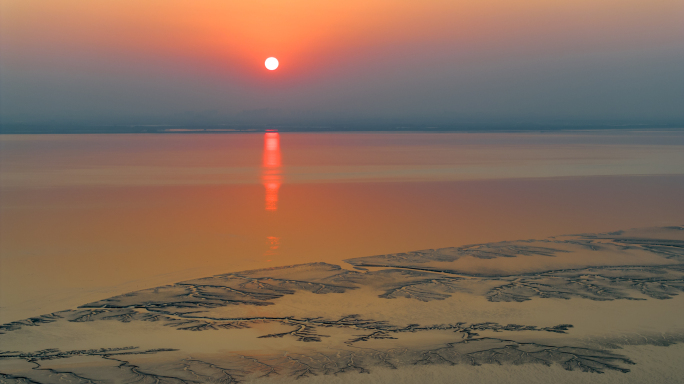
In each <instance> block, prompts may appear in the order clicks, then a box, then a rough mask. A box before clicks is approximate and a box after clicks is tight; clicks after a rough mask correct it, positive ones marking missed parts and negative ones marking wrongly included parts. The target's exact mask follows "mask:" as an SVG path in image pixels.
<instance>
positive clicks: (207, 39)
mask: <svg viewBox="0 0 684 384" xmlns="http://www.w3.org/2000/svg"><path fill="white" fill-rule="evenodd" d="M682 20H684V2H682V0H572V1H571V0H516V1H511V0H428V1H426V0H345V1H322V0H287V1H286V0H241V1H235V0H193V1H190V0H184V1H181V0H145V1H140V0H97V1H95V0H57V1H44V0H3V1H2V2H0V118H1V119H2V122H3V123H13V122H27V123H50V122H53V123H54V122H85V123H99V124H166V123H171V124H174V123H175V124H178V123H189V122H196V123H264V122H266V123H277V122H279V121H282V122H303V123H321V124H326V123H331V122H332V123H334V122H336V121H356V120H363V119H381V120H382V119H385V120H391V121H396V122H402V121H405V122H413V123H425V124H431V123H448V122H450V121H467V120H477V119H484V120H488V119H489V120H492V119H504V120H507V119H510V120H511V121H515V120H516V119H518V120H535V119H537V120H548V121H550V120H561V121H564V120H572V121H582V120H601V121H604V120H605V121H624V122H631V123H640V122H644V123H649V122H657V121H683V122H684V26H683V25H684V23H683V22H682ZM269 56H275V57H277V58H278V59H279V60H280V67H279V68H278V69H277V70H276V71H273V72H270V71H268V70H266V69H265V68H264V60H265V59H266V58H267V57H269Z"/></svg>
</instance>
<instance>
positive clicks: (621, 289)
mask: <svg viewBox="0 0 684 384" xmlns="http://www.w3.org/2000/svg"><path fill="white" fill-rule="evenodd" d="M498 261H502V262H505V263H498ZM542 261H543V262H542ZM347 263H348V264H349V265H352V266H354V268H351V269H346V268H341V267H340V266H339V265H335V264H330V263H323V262H319V263H308V264H299V265H293V266H285V267H274V268H267V269H259V270H250V271H243V272H235V273H227V274H221V275H216V276H211V277H206V278H199V279H192V280H187V281H182V282H178V283H175V284H171V285H164V286H160V287H156V288H152V289H145V290H140V291H134V292H130V293H127V294H123V295H119V296H114V297H111V298H109V299H104V300H98V301H94V302H91V303H83V305H81V306H79V307H77V308H72V309H66V308H65V310H62V311H58V312H54V313H50V314H45V315H43V316H37V317H32V318H29V319H25V320H22V321H17V322H11V323H7V324H4V325H2V326H1V327H0V331H1V332H2V334H1V335H0V343H1V344H2V346H3V347H2V349H3V352H2V353H0V372H1V375H2V376H1V377H2V380H3V382H8V383H10V382H11V383H30V382H37V383H53V382H54V383H57V382H60V383H61V382H73V383H79V382H100V381H103V382H131V381H139V382H160V383H236V382H264V383H265V382H287V381H291V380H297V379H300V380H301V381H299V382H349V381H354V382H356V381H359V382H373V383H376V382H377V383H382V382H390V381H392V382H394V381H397V382H425V380H426V379H427V378H429V380H430V381H431V382H445V383H446V382H454V380H455V377H456V378H458V379H459V380H462V381H463V382H548V381H549V380H554V381H557V382H561V383H564V382H610V383H614V382H643V380H647V381H648V382H652V383H667V382H672V380H673V379H677V378H681V377H682V376H681V375H682V370H681V367H679V365H678V364H677V363H675V362H676V361H681V360H682V358H683V357H684V349H683V348H682V342H684V323H682V320H681V319H682V318H684V295H682V292H684V227H682V226H670V227H660V228H642V229H631V230H625V231H615V232H609V233H584V234H575V235H566V236H554V237H551V238H546V239H538V240H518V241H505V242H496V243H485V244H475V245H467V246H459V247H450V248H442V249H428V250H422V251H415V252H407V253H399V254H388V255H378V256H370V257H360V258H353V259H349V260H347ZM471 380H472V381H471ZM456 382H458V381H456Z"/></svg>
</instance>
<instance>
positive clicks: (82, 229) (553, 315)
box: [0, 130, 684, 383]
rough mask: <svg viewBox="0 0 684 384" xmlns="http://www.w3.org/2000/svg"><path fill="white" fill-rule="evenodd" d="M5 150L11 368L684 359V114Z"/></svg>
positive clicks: (32, 373) (618, 369)
mask: <svg viewBox="0 0 684 384" xmlns="http://www.w3.org/2000/svg"><path fill="white" fill-rule="evenodd" d="M0 149H1V151H0V199H1V200H0V202H1V207H0V324H1V325H0V344H2V345H3V347H2V351H0V382H2V383H5V382H7V383H24V382H37V383H82V382H84V381H85V382H100V381H101V382H114V383H120V382H122V383H123V382H148V381H149V382H159V383H179V382H183V383H204V382H212V383H214V382H215V383H237V382H251V381H255V382H273V381H277V382H289V381H294V380H295V379H304V381H303V382H331V381H330V380H333V379H336V378H338V377H339V378H341V380H354V378H353V377H352V376H348V375H354V374H356V375H357V376H359V375H358V373H364V374H365V373H369V372H370V373H371V374H370V375H368V376H367V377H368V379H367V380H368V382H389V381H396V376H397V374H396V372H399V373H400V376H401V377H403V378H404V380H405V381H407V382H416V381H420V379H416V378H419V377H420V378H424V377H427V376H429V377H432V379H431V380H432V381H434V382H444V383H447V382H452V378H453V377H454V375H458V377H471V378H472V377H477V378H478V380H479V381H481V382H502V381H507V382H534V381H530V380H529V378H530V376H533V377H534V378H535V380H537V382H550V381H554V382H593V381H595V380H596V379H597V378H600V380H601V382H606V383H617V382H641V381H643V380H644V378H648V379H649V381H651V382H663V383H667V382H672V381H673V379H675V381H676V380H677V378H681V376H682V374H683V373H682V371H681V369H680V367H679V366H677V365H676V364H674V363H673V362H675V361H680V360H681V359H682V351H683V350H682V348H681V345H682V344H681V343H682V342H683V341H684V324H682V323H681V319H682V317H683V316H684V312H683V311H684V306H682V302H683V300H684V295H682V293H683V292H684V264H682V263H683V262H684V226H682V224H683V223H684V204H682V203H681V201H682V196H684V130H670V131H659V132H653V131H651V132H646V131H609V132H608V131H606V132H595V131H594V132H544V133H479V134H474V133H439V134H421V133H399V134H397V133H383V134H369V133H353V134H352V133H346V134H336V133H325V134H311V133H307V134H303V133H288V134H279V133H277V132H267V133H265V134H263V133H262V134H217V135H212V134H208V135H190V134H187V135H186V134H166V135H161V134H159V135H62V136H43V135H24V136H11V135H4V136H0ZM630 228H639V229H630ZM532 239H535V240H532ZM417 250H418V251H417ZM412 251H416V252H412ZM295 264H297V265H296V266H293V265H295ZM248 270H250V271H248ZM3 323H4V324H3ZM200 331H201V332H200ZM499 365H501V368H497V367H498V366H499ZM392 370H394V371H392ZM572 371H575V372H572ZM597 373H605V375H597ZM364 376H365V375H364ZM509 379H510V380H509Z"/></svg>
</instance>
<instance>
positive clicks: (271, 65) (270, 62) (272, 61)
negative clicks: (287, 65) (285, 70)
mask: <svg viewBox="0 0 684 384" xmlns="http://www.w3.org/2000/svg"><path fill="white" fill-rule="evenodd" d="M264 64H265V65H266V69H268V70H269V71H273V70H274V69H276V68H278V59H276V58H275V57H269V58H268V59H266V63H264Z"/></svg>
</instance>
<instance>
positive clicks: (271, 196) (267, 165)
mask: <svg viewBox="0 0 684 384" xmlns="http://www.w3.org/2000/svg"><path fill="white" fill-rule="evenodd" d="M280 168H281V161H280V135H279V134H278V132H266V134H265V135H264V160H263V165H262V173H261V182H262V183H263V184H264V187H265V188H266V210H267V211H275V210H277V209H278V190H279V189H280V184H282V181H283V176H282V172H281V169H280Z"/></svg>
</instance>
